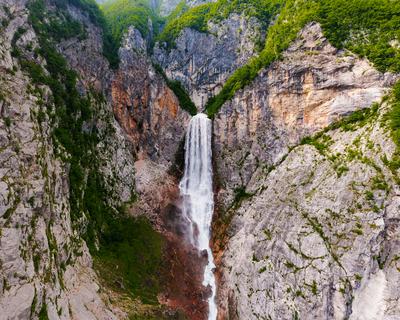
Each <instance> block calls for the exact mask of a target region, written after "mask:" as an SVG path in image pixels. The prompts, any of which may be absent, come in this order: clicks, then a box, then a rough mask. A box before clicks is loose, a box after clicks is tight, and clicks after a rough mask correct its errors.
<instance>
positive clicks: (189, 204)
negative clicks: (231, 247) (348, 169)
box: [179, 113, 217, 320]
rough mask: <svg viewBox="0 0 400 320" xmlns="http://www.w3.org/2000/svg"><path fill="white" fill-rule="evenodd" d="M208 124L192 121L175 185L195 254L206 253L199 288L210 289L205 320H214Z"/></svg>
mask: <svg viewBox="0 0 400 320" xmlns="http://www.w3.org/2000/svg"><path fill="white" fill-rule="evenodd" d="M211 157H212V154H211V120H210V119H209V118H208V117H207V116H206V115H205V114H203V113H199V114H197V115H196V116H194V117H193V118H192V120H191V121H190V124H189V129H188V132H187V134H186V143H185V172H184V176H183V178H182V181H181V183H180V185H179V188H180V191H181V195H182V198H183V214H184V215H185V216H186V217H187V219H188V220H189V221H190V224H191V228H190V230H191V234H190V239H191V242H192V244H193V245H194V246H196V247H197V248H198V249H199V251H203V250H207V254H208V263H207V266H206V268H205V270H204V280H203V285H204V286H206V287H208V286H210V287H211V292H212V293H211V296H210V297H209V299H208V306H209V314H208V320H215V319H217V305H216V303H215V294H216V289H217V288H216V287H217V286H216V282H215V276H214V271H213V269H214V268H215V264H214V258H213V254H212V251H211V248H210V236H211V221H212V215H213V212H214V195H213V188H212V162H211V161H212V159H211Z"/></svg>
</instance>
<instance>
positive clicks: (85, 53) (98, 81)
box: [58, 5, 112, 92]
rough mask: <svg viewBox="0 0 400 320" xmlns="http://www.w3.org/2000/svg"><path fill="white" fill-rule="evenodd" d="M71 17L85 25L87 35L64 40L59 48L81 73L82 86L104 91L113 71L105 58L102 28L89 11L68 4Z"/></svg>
mask: <svg viewBox="0 0 400 320" xmlns="http://www.w3.org/2000/svg"><path fill="white" fill-rule="evenodd" d="M68 13H69V14H70V15H71V17H72V18H73V19H74V20H76V21H79V22H80V23H82V24H83V25H84V26H85V33H86V34H85V37H84V38H83V39H82V38H76V37H73V38H70V39H67V40H63V41H62V42H61V43H60V44H59V45H58V49H59V51H60V52H62V54H63V55H64V56H65V58H66V59H67V61H68V62H69V65H70V67H71V68H72V69H74V70H75V71H76V72H78V74H79V75H80V80H81V83H82V87H83V88H85V89H86V90H88V89H94V90H96V91H101V92H104V91H106V90H107V89H108V88H109V86H110V79H111V76H112V71H111V70H110V67H109V64H108V61H107V60H106V59H105V58H104V56H103V54H102V52H103V48H102V47H103V39H102V31H101V29H100V28H99V27H98V26H96V25H94V24H93V23H92V21H91V20H90V18H89V17H88V15H87V13H85V12H82V10H80V9H77V8H76V7H74V6H70V5H69V6H68Z"/></svg>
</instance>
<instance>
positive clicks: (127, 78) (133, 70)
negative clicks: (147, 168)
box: [112, 28, 189, 164]
mask: <svg viewBox="0 0 400 320" xmlns="http://www.w3.org/2000/svg"><path fill="white" fill-rule="evenodd" d="M140 39H141V37H140V34H139V33H138V31H137V30H136V29H134V28H130V29H129V31H128V34H127V36H126V37H125V39H124V42H123V44H122V46H121V48H120V52H119V55H120V58H121V63H120V68H119V70H118V72H117V73H116V75H115V77H114V79H113V82H112V100H113V108H114V113H115V116H116V118H117V119H118V121H119V122H120V123H121V126H122V127H123V128H124V130H125V132H127V133H128V135H129V136H130V138H131V140H132V142H133V143H134V145H135V146H136V147H137V150H136V152H137V154H138V157H139V158H141V159H142V158H144V157H149V158H150V159H152V160H154V161H157V162H158V163H160V164H161V163H162V164H168V163H169V164H172V162H173V161H174V157H175V153H176V151H177V146H179V141H180V140H181V139H183V137H184V134H185V127H186V125H187V123H188V120H189V115H188V114H187V113H186V112H184V111H183V110H182V109H181V108H180V107H179V102H178V100H177V98H176V97H175V95H174V94H173V92H172V91H171V90H170V89H169V88H168V87H167V85H166V84H165V82H164V80H163V78H162V76H161V75H159V74H157V73H156V71H155V70H154V68H153V66H152V65H151V63H150V60H149V58H148V57H147V55H146V53H145V50H144V48H145V47H146V45H145V43H144V42H143V40H140Z"/></svg>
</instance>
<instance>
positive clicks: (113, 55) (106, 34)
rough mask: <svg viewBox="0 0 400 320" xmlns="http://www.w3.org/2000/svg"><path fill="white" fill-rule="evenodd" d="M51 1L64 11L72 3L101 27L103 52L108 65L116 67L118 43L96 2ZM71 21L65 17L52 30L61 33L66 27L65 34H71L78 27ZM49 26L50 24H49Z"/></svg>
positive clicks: (84, 0) (88, 0)
mask: <svg viewBox="0 0 400 320" xmlns="http://www.w3.org/2000/svg"><path fill="white" fill-rule="evenodd" d="M52 1H53V2H54V3H55V5H56V6H57V9H58V10H57V11H59V10H63V11H65V9H66V6H67V4H70V5H73V6H75V7H77V8H79V9H81V10H82V11H83V12H84V13H86V14H87V15H88V17H89V18H90V20H91V22H92V23H93V24H95V25H96V26H98V27H99V28H101V29H102V37H103V54H104V56H105V57H106V58H107V60H108V62H109V63H110V66H111V67H112V68H117V67H118V63H119V60H118V44H117V43H116V42H115V40H114V38H113V37H112V35H111V32H110V28H109V26H108V23H107V20H106V19H105V17H104V15H103V13H102V12H101V10H100V8H99V7H98V5H97V3H96V2H95V1H94V0H52ZM34 2H36V3H38V2H40V1H34ZM36 16H38V15H36ZM71 23H72V24H73V23H74V22H73V21H72V20H71V19H67V21H64V23H63V24H62V25H59V26H56V29H54V32H56V33H58V34H60V35H61V34H62V32H63V30H64V28H65V27H67V28H66V34H67V35H68V34H69V35H73V31H74V29H75V31H78V28H77V26H73V25H72V24H71ZM49 26H51V24H50V25H49ZM49 31H51V30H49ZM78 35H80V36H81V37H82V33H78Z"/></svg>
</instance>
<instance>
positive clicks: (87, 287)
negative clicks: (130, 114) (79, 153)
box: [0, 1, 116, 319]
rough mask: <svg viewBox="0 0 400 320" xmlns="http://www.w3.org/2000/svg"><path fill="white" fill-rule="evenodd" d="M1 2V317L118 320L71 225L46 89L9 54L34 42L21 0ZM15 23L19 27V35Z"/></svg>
mask: <svg viewBox="0 0 400 320" xmlns="http://www.w3.org/2000/svg"><path fill="white" fill-rule="evenodd" d="M2 4H3V5H4V6H1V9H0V16H1V19H2V21H4V22H5V21H6V22H7V23H5V24H3V25H6V27H4V28H2V29H1V31H0V38H1V43H2V45H1V51H2V53H1V54H2V57H1V59H0V61H1V62H0V64H1V67H0V77H1V93H2V98H1V101H0V112H1V120H0V137H1V138H0V141H1V147H0V162H1V170H0V176H1V183H0V185H1V186H0V190H1V192H0V194H1V196H0V230H1V232H0V235H1V236H0V247H1V250H0V261H1V264H0V268H1V272H0V277H1V279H0V283H1V284H0V292H1V298H0V314H1V317H2V318H3V319H28V318H30V317H33V318H34V317H35V315H37V314H38V313H39V311H40V310H44V312H46V311H47V314H48V316H49V318H50V319H116V316H115V315H114V314H113V313H112V312H111V310H110V308H109V307H108V306H106V305H105V303H104V302H103V301H102V299H101V297H100V294H99V292H98V290H99V287H98V285H97V284H96V282H97V280H96V274H95V273H94V271H93V269H92V260H91V257H90V255H89V252H88V249H87V247H86V245H85V243H84V242H83V241H82V240H81V239H80V237H79V234H77V233H76V230H74V229H73V228H72V226H71V218H70V207H69V201H68V197H69V186H68V183H69V181H68V169H69V168H68V166H67V165H65V164H64V163H63V162H62V161H61V160H60V158H57V157H56V156H55V154H54V152H53V150H54V146H53V145H52V139H51V133H52V130H51V125H50V121H49V118H48V116H46V115H45V114H43V101H47V102H48V101H49V100H48V99H49V89H48V88H47V87H46V86H41V88H40V90H34V89H33V86H32V84H31V79H29V78H28V77H27V76H26V75H25V74H23V73H22V71H21V70H20V69H19V67H20V66H19V63H18V60H17V59H16V58H13V57H12V56H11V54H10V53H11V50H12V48H13V47H14V46H18V47H19V48H20V50H24V48H25V47H26V46H27V45H28V44H29V45H30V46H32V47H33V48H35V47H37V46H38V43H37V39H36V35H35V32H34V31H33V30H32V28H31V26H30V25H29V24H28V22H27V17H28V12H27V10H26V7H25V5H26V1H10V2H4V1H3V2H2ZM18 29H19V30H24V32H23V34H22V35H21V37H20V38H19V39H17V38H15V34H16V32H17V30H18ZM13 39H17V40H16V43H15V44H13V42H14V41H13ZM47 108H50V106H47Z"/></svg>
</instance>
